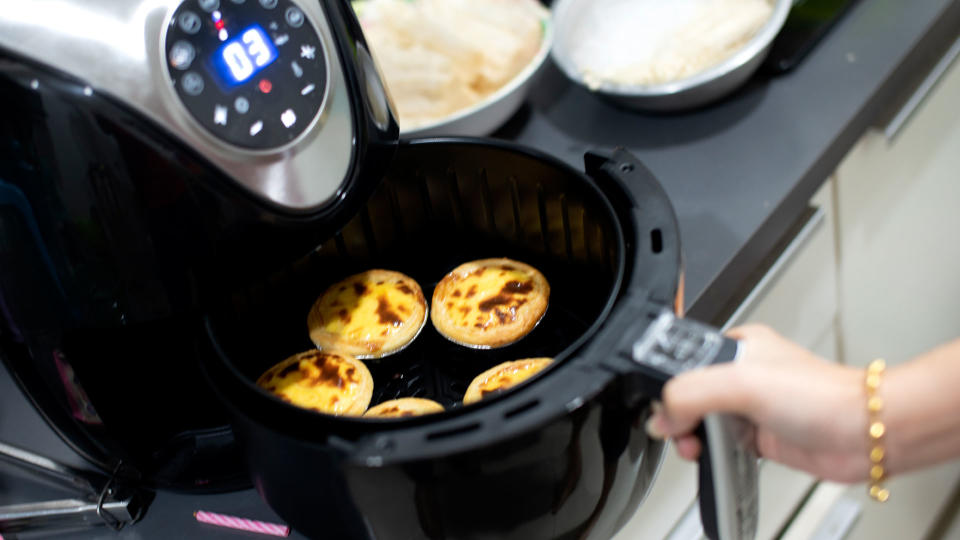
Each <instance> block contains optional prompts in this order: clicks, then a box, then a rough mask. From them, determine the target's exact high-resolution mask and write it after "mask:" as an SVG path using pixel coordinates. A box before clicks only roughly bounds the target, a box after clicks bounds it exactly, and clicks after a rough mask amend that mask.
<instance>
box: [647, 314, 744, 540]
mask: <svg viewBox="0 0 960 540" xmlns="http://www.w3.org/2000/svg"><path fill="white" fill-rule="evenodd" d="M738 350H739V344H738V342H736V341H734V340H731V339H729V338H726V337H723V336H722V335H721V334H720V332H719V331H718V330H716V329H714V328H712V327H710V326H707V325H705V324H701V323H698V322H696V321H693V320H689V319H680V318H678V317H676V316H675V315H674V314H673V313H672V312H670V311H669V310H663V311H662V312H661V313H660V314H659V316H657V318H656V319H655V320H654V321H653V322H652V323H651V324H650V325H649V326H648V327H647V329H646V331H645V332H644V334H643V336H642V337H641V338H640V339H639V340H637V341H635V342H634V343H633V346H632V351H631V353H632V354H631V356H632V359H633V361H634V362H635V363H636V366H637V369H638V370H639V371H641V372H642V373H643V375H644V376H645V377H644V379H645V382H646V384H648V385H651V386H652V387H653V390H654V391H655V392H656V393H659V392H660V390H661V389H662V387H663V384H665V383H666V382H667V381H668V380H669V379H670V378H671V377H673V376H674V375H677V374H679V373H682V372H684V371H687V370H690V369H695V368H699V367H703V366H707V365H711V364H717V363H721V362H731V361H734V360H735V359H736V357H737V353H738ZM753 429H754V428H753V425H752V424H751V423H750V422H748V421H747V420H746V419H744V418H743V417H740V416H735V415H730V414H713V415H708V416H707V417H706V418H704V420H703V423H702V424H701V425H700V426H699V427H698V429H697V434H698V436H699V437H700V439H701V441H702V442H703V451H702V453H701V454H700V518H701V521H702V522H703V528H704V532H705V534H706V535H707V537H708V538H710V539H711V540H749V539H752V538H754V536H755V534H756V528H757V514H758V508H757V502H758V479H757V473H758V471H757V456H756V453H755V452H754V450H753Z"/></svg>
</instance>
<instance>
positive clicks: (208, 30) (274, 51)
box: [0, 0, 399, 219]
mask: <svg viewBox="0 0 960 540" xmlns="http://www.w3.org/2000/svg"><path fill="white" fill-rule="evenodd" d="M154 4H155V3H152V2H149V1H147V0H135V1H129V0H106V1H99V2H65V3H63V2H62V3H59V4H58V5H57V9H58V13H57V15H56V17H51V16H49V14H48V13H47V12H46V10H48V9H49V8H48V6H47V5H46V4H44V3H36V2H26V3H20V4H18V5H17V6H16V7H11V8H10V10H12V13H7V14H6V16H3V15H0V50H4V49H5V50H6V51H9V52H10V53H11V54H13V55H16V56H19V57H22V58H24V59H30V61H35V62H37V63H39V64H43V65H46V66H49V67H52V68H54V69H56V70H58V71H60V72H62V73H65V74H68V75H69V76H72V77H76V78H77V79H79V80H80V81H83V83H84V84H85V85H86V86H85V88H84V93H86V94H87V95H92V94H93V93H103V94H105V95H108V96H110V97H111V98H113V99H116V100H117V101H118V102H120V103H122V104H123V105H124V106H127V107H130V108H132V109H134V110H136V111H137V112H138V113H139V114H141V115H143V116H144V117H145V118H148V119H150V120H151V121H152V122H154V123H155V124H156V125H158V126H160V127H161V128H163V129H164V130H165V131H167V132H168V133H170V134H172V135H173V136H174V137H175V138H177V139H179V140H181V141H182V142H183V143H184V144H185V145H186V146H189V147H190V148H192V149H194V150H195V151H196V152H197V153H199V154H201V155H202V156H203V157H204V158H205V159H206V160H207V161H209V162H210V163H212V164H213V165H215V166H216V167H217V168H218V169H219V170H220V171H222V172H224V173H226V175H227V176H229V177H230V178H231V179H232V180H233V181H234V182H236V184H237V186H239V187H241V188H242V189H243V190H245V191H246V192H247V193H248V194H249V195H251V196H253V197H255V198H257V199H259V200H260V201H262V202H263V203H265V204H268V205H270V206H272V207H274V208H275V209H277V210H282V211H287V212H296V213H312V214H316V213H318V212H324V213H328V214H333V213H335V212H336V211H338V210H339V208H338V206H340V204H339V203H340V202H342V201H343V200H344V199H345V198H346V197H347V193H348V192H349V191H350V190H352V189H356V188H357V185H356V184H357V176H358V173H357V169H358V168H362V167H369V168H373V169H377V168H378V167H379V166H380V163H377V162H369V161H367V160H365V159H364V154H365V153H366V152H365V151H366V147H367V146H368V145H370V144H382V143H385V142H395V141H396V140H397V137H398V133H399V130H398V128H397V126H396V122H395V120H394V118H393V116H392V114H391V111H390V106H389V100H388V98H387V95H386V92H385V90H384V88H383V86H382V83H381V82H380V79H379V77H378V75H377V70H376V68H375V66H374V65H373V61H372V58H371V57H370V55H369V53H368V51H367V48H366V45H365V43H364V41H363V38H362V34H361V32H360V30H359V25H358V24H357V22H356V20H355V17H354V15H353V13H352V10H351V8H350V6H349V4H347V3H344V2H300V1H298V0H258V1H253V0H251V1H248V2H236V1H223V2H220V1H217V0H184V1H183V2H181V3H180V4H179V5H178V6H169V3H166V4H165V5H164V7H163V9H160V8H157V7H156V6H155V5H154ZM343 211H344V212H353V211H355V208H353V207H352V206H351V207H348V208H345V209H343ZM331 219H333V218H331Z"/></svg>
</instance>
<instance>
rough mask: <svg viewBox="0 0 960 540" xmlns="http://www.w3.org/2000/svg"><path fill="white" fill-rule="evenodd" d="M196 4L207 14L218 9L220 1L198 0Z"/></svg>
mask: <svg viewBox="0 0 960 540" xmlns="http://www.w3.org/2000/svg"><path fill="white" fill-rule="evenodd" d="M198 3H199V4H200V9H202V10H204V11H206V12H208V13H209V12H211V11H213V10H215V9H217V8H218V7H220V0H198Z"/></svg>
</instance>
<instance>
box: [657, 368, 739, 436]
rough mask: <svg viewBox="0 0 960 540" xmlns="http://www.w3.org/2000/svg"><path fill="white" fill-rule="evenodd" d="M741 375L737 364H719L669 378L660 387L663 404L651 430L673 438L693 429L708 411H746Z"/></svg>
mask: <svg viewBox="0 0 960 540" xmlns="http://www.w3.org/2000/svg"><path fill="white" fill-rule="evenodd" d="M741 374H742V370H739V369H737V365H736V364H722V365H717V366H709V367H705V368H702V369H696V370H693V371H688V372H685V373H681V374H680V375H677V376H676V377H674V378H673V379H670V380H669V381H668V382H667V384H666V385H665V386H664V387H663V395H662V398H663V407H662V408H659V410H658V411H657V412H656V413H655V415H654V418H653V419H652V424H653V427H654V430H655V431H656V432H658V433H659V434H662V435H663V436H666V437H675V436H678V435H683V434H686V433H689V432H691V431H693V429H694V428H695V427H696V426H697V424H699V423H700V421H701V420H702V419H703V417H704V416H705V415H707V414H710V413H715V412H734V413H741V414H743V413H745V412H746V410H747V408H748V405H749V401H750V400H749V397H748V395H747V394H746V392H745V390H746V385H745V384H744V381H743V379H742V376H741Z"/></svg>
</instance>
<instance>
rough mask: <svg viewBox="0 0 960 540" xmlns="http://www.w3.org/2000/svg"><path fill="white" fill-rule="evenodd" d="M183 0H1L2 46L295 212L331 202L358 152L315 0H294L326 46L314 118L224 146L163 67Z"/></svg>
mask: <svg viewBox="0 0 960 540" xmlns="http://www.w3.org/2000/svg"><path fill="white" fill-rule="evenodd" d="M179 4H180V0H96V1H93V0H31V1H29V2H24V1H22V0H0V47H4V48H7V49H9V50H11V51H14V52H16V53H17V54H20V55H23V56H25V57H28V58H33V59H36V60H37V61H38V62H41V63H44V64H46V65H49V66H51V67H53V68H56V69H58V70H61V71H64V72H67V73H70V74H72V75H73V76H75V77H77V78H79V79H82V80H83V81H85V82H86V83H87V84H88V85H89V88H90V91H89V92H88V93H87V95H93V94H95V93H103V94H105V95H109V96H111V97H113V98H115V99H117V100H119V101H122V102H124V103H126V104H127V105H129V106H130V107H132V108H133V109H135V110H136V111H138V112H140V113H142V114H143V115H144V116H146V117H147V118H149V119H150V120H152V121H153V122H155V123H156V124H158V125H160V126H161V127H163V128H164V129H166V130H167V131H169V132H170V133H172V134H173V135H175V136H176V137H177V138H179V139H180V140H181V141H182V142H183V143H184V144H185V145H187V146H188V147H191V148H193V149H195V150H196V151H197V152H198V153H200V154H201V155H203V156H204V157H205V158H206V159H208V160H209V161H210V162H212V163H213V164H214V165H216V166H217V167H219V168H220V169H221V170H222V171H223V172H224V173H226V174H227V175H228V176H230V177H232V178H233V179H235V180H236V181H237V182H238V183H239V184H240V185H241V186H243V187H244V188H246V189H247V190H248V191H249V192H251V193H252V194H254V195H256V196H258V197H260V198H262V199H263V200H265V201H269V202H271V203H273V204H276V205H279V206H282V207H285V208H288V209H290V210H295V211H308V210H313V209H317V208H319V207H322V206H323V205H325V204H327V203H329V202H332V201H333V200H334V199H335V197H336V195H337V193H338V191H339V190H340V189H341V187H342V184H343V181H344V179H345V177H346V175H347V174H348V172H349V170H350V165H351V163H352V161H353V159H354V148H353V144H354V137H355V126H354V125H353V120H352V115H351V110H350V100H349V96H348V95H347V89H346V84H345V81H344V74H343V72H342V70H341V66H340V62H339V59H338V58H337V52H336V51H337V49H336V45H335V42H334V40H333V35H332V30H331V29H330V27H329V25H328V24H327V21H326V17H325V15H324V13H323V9H322V7H321V6H320V3H319V2H302V3H298V4H297V5H298V6H299V7H300V8H301V9H302V10H303V12H304V13H305V14H306V15H307V18H308V19H309V20H310V21H311V23H312V24H313V25H314V27H315V29H316V30H317V33H318V35H319V36H320V39H321V40H322V42H323V47H324V49H325V50H326V54H327V55H328V58H327V67H328V83H327V84H328V85H329V87H328V95H327V96H326V98H325V101H324V105H323V108H322V109H321V111H320V113H319V115H318V117H317V118H316V119H315V120H314V121H313V122H314V125H313V126H312V127H311V129H309V130H308V131H307V132H305V134H304V135H303V136H301V138H300V139H299V140H297V141H295V142H294V143H293V144H292V145H289V146H286V147H284V148H280V149H277V150H273V151H270V152H255V151H247V150H243V149H239V148H235V147H232V146H230V145H226V144H224V143H222V142H221V141H219V140H217V139H216V138H215V137H213V136H212V135H211V134H209V133H208V132H207V131H206V130H205V129H204V128H202V127H201V126H200V125H199V124H198V123H197V122H196V121H195V120H194V119H193V117H192V116H191V115H190V114H189V113H188V112H187V111H186V109H185V107H183V105H182V104H181V103H180V100H179V98H178V97H177V95H176V93H175V91H174V89H173V88H172V87H171V84H170V79H169V75H168V73H167V70H166V66H165V62H166V59H165V54H164V48H163V42H164V39H165V29H166V25H167V24H168V23H169V21H170V18H171V16H172V13H173V11H174V10H175V9H176V8H177V6H179Z"/></svg>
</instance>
